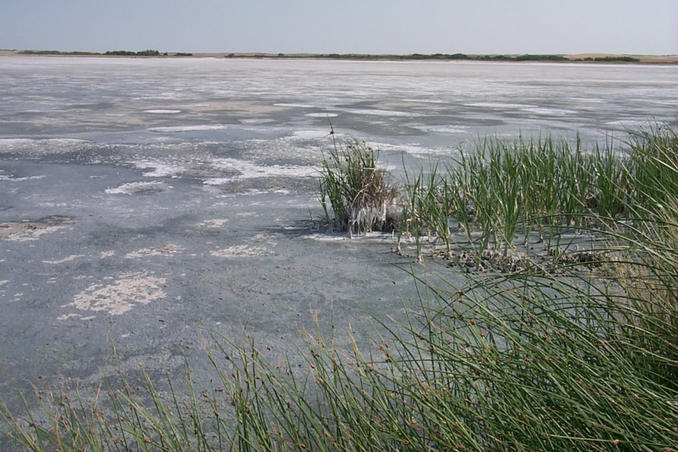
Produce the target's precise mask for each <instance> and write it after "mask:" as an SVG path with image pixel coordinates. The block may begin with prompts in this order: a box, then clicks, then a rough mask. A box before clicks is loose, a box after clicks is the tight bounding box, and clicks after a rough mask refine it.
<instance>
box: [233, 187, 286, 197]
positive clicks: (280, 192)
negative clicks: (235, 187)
mask: <svg viewBox="0 0 678 452" xmlns="http://www.w3.org/2000/svg"><path fill="white" fill-rule="evenodd" d="M271 193H274V194H277V195H289V194H290V193H291V192H290V191H289V190H285V189H284V188H279V189H276V190H257V189H252V190H247V191H246V192H245V193H244V194H245V195H249V196H258V195H268V194H271Z"/></svg>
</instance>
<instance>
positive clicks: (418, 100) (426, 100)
mask: <svg viewBox="0 0 678 452" xmlns="http://www.w3.org/2000/svg"><path fill="white" fill-rule="evenodd" d="M401 101H402V102H410V103H417V104H419V103H421V104H444V103H446V102H445V101H444V100H437V99H401Z"/></svg>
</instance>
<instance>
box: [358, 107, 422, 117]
mask: <svg viewBox="0 0 678 452" xmlns="http://www.w3.org/2000/svg"><path fill="white" fill-rule="evenodd" d="M345 111H346V112H347V113H353V114H355V115H369V116H384V117H393V116H396V117H412V116H421V115H418V114H416V113H410V112H407V111H396V110H379V109H364V108H361V109H347V110H345Z"/></svg>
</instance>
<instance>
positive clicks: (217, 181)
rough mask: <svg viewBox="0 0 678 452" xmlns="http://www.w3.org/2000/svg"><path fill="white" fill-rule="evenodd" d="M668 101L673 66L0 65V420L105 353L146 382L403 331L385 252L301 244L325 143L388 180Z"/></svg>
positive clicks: (380, 239) (401, 277) (91, 376)
mask: <svg viewBox="0 0 678 452" xmlns="http://www.w3.org/2000/svg"><path fill="white" fill-rule="evenodd" d="M676 99H678V72H677V70H676V66H646V65H612V64H610V65H606V64H595V65H593V64H545V63H483V62H354V61H323V60H305V61H294V60H254V59H242V60H241V59H210V58H200V59H197V58H186V59H179V58H174V59H143V58H138V59H132V58H85V57H82V58H81V57H78V58H66V57H18V56H12V57H0V307H1V308H2V312H3V315H2V316H1V317H0V372H2V373H3V375H7V376H9V378H0V398H3V399H5V398H9V399H13V398H14V395H15V394H16V388H17V387H18V388H20V389H21V388H26V387H28V384H29V383H31V382H33V383H35V382H38V381H40V384H58V383H65V382H75V383H78V384H82V385H85V386H88V385H96V384H97V383H98V382H99V381H101V379H102V378H103V377H106V376H110V375H113V374H115V372H116V366H114V365H112V363H111V345H112V344H115V346H116V348H117V351H118V354H119V359H120V368H121V369H122V370H123V371H128V370H133V369H136V368H137V367H138V365H139V364H142V363H143V364H144V366H145V367H146V368H147V369H150V371H152V372H156V374H157V375H159V374H160V373H162V372H164V371H170V372H171V371H174V370H176V369H178V368H180V367H181V365H182V364H183V362H184V358H185V356H188V357H189V361H191V362H192V363H193V364H194V365H195V366H196V367H197V368H198V369H200V366H201V362H202V361H200V359H201V358H200V357H201V356H203V354H202V352H201V351H200V350H201V349H202V347H203V338H204V337H208V336H209V335H210V334H221V335H224V336H225V337H227V338H230V339H232V340H235V341H238V340H239V338H240V337H241V335H242V332H243V331H246V332H248V333H249V334H252V335H253V336H254V337H255V338H256V341H257V344H258V345H259V346H260V347H262V349H266V350H268V352H270V354H271V355H272V356H277V355H278V354H284V353H292V354H293V355H294V353H295V350H296V349H295V348H294V346H293V345H292V343H293V341H295V340H296V339H297V338H298V337H299V331H300V330H302V329H304V328H314V323H313V318H314V315H315V314H317V316H318V322H319V325H320V328H321V330H323V331H328V329H329V323H330V317H331V315H330V314H331V313H333V320H332V321H333V322H334V323H335V324H336V328H337V329H336V331H337V332H338V333H337V334H338V343H339V344H340V345H341V344H343V345H346V344H348V337H347V335H346V334H345V332H346V331H347V330H348V326H349V324H350V325H351V327H352V328H353V330H354V332H355V334H356V337H357V339H358V340H361V341H363V343H364V341H365V340H366V338H367V337H368V333H369V332H370V331H371V330H372V328H373V327H372V326H371V321H372V317H371V316H375V317H376V318H378V319H383V318H384V316H385V315H392V316H394V317H396V318H402V317H403V316H404V313H405V312H406V311H407V310H408V309H414V310H416V309H417V302H416V294H415V288H414V286H413V284H412V278H411V276H410V275H409V274H408V273H407V271H406V270H407V269H408V268H409V265H410V263H411V259H409V260H408V259H407V258H404V257H401V256H398V255H396V254H395V253H393V252H392V248H393V240H392V238H391V236H390V235H379V234H376V235H370V236H367V237H358V238H354V239H352V240H350V239H348V238H347V237H345V236H344V235H342V234H332V233H328V232H327V231H324V230H323V229H318V227H317V222H316V221H315V220H317V219H318V218H320V216H321V214H322V209H321V208H320V205H319V203H318V200H317V186H318V182H317V174H318V165H319V163H320V161H321V158H322V151H323V149H327V148H328V147H329V146H330V145H331V137H330V135H329V131H330V128H331V127H333V128H334V130H336V132H337V135H336V136H339V137H341V138H344V139H348V138H349V137H353V138H356V139H361V140H366V141H367V142H368V143H369V144H371V145H372V146H373V147H375V148H377V149H379V150H380V160H381V161H382V162H383V164H384V166H386V167H388V168H390V169H392V170H393V172H394V174H396V175H397V174H398V173H399V170H400V169H401V168H402V164H403V162H406V163H405V164H406V165H408V166H410V165H412V166H418V165H428V164H429V163H431V162H434V161H437V160H438V159H440V158H445V157H450V156H454V155H455V153H456V152H457V149H458V147H459V146H465V145H466V146H467V145H469V143H473V142H474V141H475V140H477V139H478V138H479V137H482V136H488V135H490V136H497V137H502V138H516V137H518V136H520V135H522V136H523V137H538V136H542V137H544V136H547V135H549V134H553V136H555V137H565V138H568V139H574V138H575V137H576V136H577V135H579V136H580V138H581V139H582V141H583V142H585V143H588V144H590V143H593V142H596V141H597V142H601V143H602V142H604V141H605V140H608V139H623V138H624V130H625V129H628V128H634V127H639V126H647V125H648V121H656V122H670V123H672V124H674V125H675V124H676V118H677V116H678V112H677V107H676V105H677V104H676ZM448 278H449V279H451V280H452V281H459V283H461V282H462V281H463V276H461V275H455V274H452V273H451V274H450V275H449V276H448ZM203 361H204V359H203ZM292 362H293V363H297V365H299V366H301V365H302V361H301V359H300V358H298V357H293V358H292ZM41 377H44V378H41Z"/></svg>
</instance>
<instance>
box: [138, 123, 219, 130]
mask: <svg viewBox="0 0 678 452" xmlns="http://www.w3.org/2000/svg"><path fill="white" fill-rule="evenodd" d="M225 128H226V126H225V125H223V124H205V125H196V126H169V127H151V128H150V129H148V130H150V131H151V132H200V131H204V130H222V129H225Z"/></svg>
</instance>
